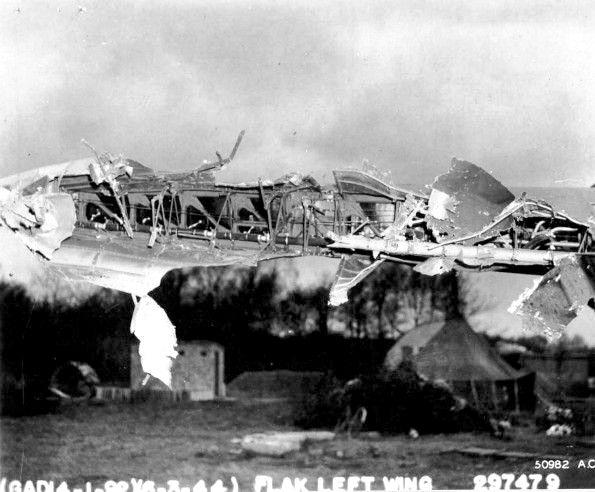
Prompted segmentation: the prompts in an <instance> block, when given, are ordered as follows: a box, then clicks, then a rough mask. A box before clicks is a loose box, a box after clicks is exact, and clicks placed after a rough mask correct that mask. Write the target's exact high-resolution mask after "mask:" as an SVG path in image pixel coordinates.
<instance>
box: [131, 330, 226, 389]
mask: <svg viewBox="0 0 595 492" xmlns="http://www.w3.org/2000/svg"><path fill="white" fill-rule="evenodd" d="M178 352H179V355H178V357H176V358H175V359H174V361H173V366H172V385H171V390H170V388H168V387H167V386H165V384H163V383H162V382H161V381H159V380H158V379H155V378H153V377H151V378H150V379H149V380H148V381H147V382H146V384H145V385H143V381H144V380H145V373H144V371H143V369H142V366H141V363H140V356H139V355H138V344H132V349H131V354H130V388H131V390H132V392H133V399H134V398H135V396H134V395H136V396H137V397H138V396H139V395H142V396H144V397H148V398H154V397H157V398H159V397H161V398H163V399H170V398H171V399H174V400H191V401H197V400H213V399H215V398H222V397H225V383H224V379H223V377H224V350H223V347H222V346H221V345H219V344H218V343H215V342H210V341H202V340H201V341H191V342H179V343H178ZM151 393H152V394H151Z"/></svg>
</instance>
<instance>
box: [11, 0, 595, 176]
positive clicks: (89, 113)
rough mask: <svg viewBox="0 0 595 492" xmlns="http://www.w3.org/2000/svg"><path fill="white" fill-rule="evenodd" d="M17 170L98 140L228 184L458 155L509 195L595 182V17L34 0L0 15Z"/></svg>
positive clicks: (587, 13)
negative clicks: (211, 165)
mask: <svg viewBox="0 0 595 492" xmlns="http://www.w3.org/2000/svg"><path fill="white" fill-rule="evenodd" d="M0 66H1V67H2V70H0V87H1V88H2V90H1V91H0V108H1V113H0V115H1V120H0V171H2V173H3V174H7V173H12V172H17V171H20V170H24V169H29V168H32V167H36V166H40V165H44V164H50V163H55V162H61V161H65V160H69V159H72V158H75V157H81V156H84V155H87V152H86V149H85V148H84V147H83V146H82V145H81V143H80V140H81V138H85V139H87V140H88V141H89V142H91V143H93V144H94V145H95V146H96V147H97V148H99V149H100V150H109V151H111V152H112V153H123V154H124V155H125V156H127V157H131V158H134V159H136V160H139V161H141V162H143V163H145V164H147V165H150V166H153V167H155V168H159V169H172V170H173V169H176V170H177V169H191V168H193V167H194V166H197V165H199V164H200V163H201V162H202V161H203V160H204V159H211V158H212V157H213V156H214V151H215V150H220V151H222V152H223V153H226V152H228V149H229V148H230V147H231V146H232V145H233V142H234V140H235V138H236V135H237V134H238V132H239V131H240V130H242V129H246V137H245V140H244V143H243V144H242V147H241V148H240V152H239V154H238V157H237V160H236V161H235V162H234V163H233V164H232V166H230V168H229V169H227V170H226V171H224V172H223V176H222V177H223V178H224V179H228V180H244V179H253V178H255V177H258V176H276V175H280V174H282V173H285V172H288V171H290V170H299V171H302V172H312V173H315V175H316V176H317V177H319V178H320V179H321V180H323V181H324V180H325V179H329V178H330V172H329V171H330V170H331V169H333V168H337V167H344V166H349V165H351V166H353V165H359V164H360V163H361V161H362V160H363V159H368V160H369V161H371V162H373V163H375V164H376V165H378V166H380V167H383V168H387V169H390V170H392V173H393V178H394V180H395V181H396V182H403V183H425V182H431V180H432V178H433V176H434V175H436V174H437V173H440V172H443V171H445V170H446V169H447V168H448V165H449V162H450V159H451V158H452V157H453V156H456V157H459V158H464V159H467V160H471V161H474V162H477V163H479V164H481V165H483V166H484V167H486V168H488V169H490V170H491V171H493V173H494V175H495V176H497V177H499V178H500V179H501V180H502V181H503V182H504V183H506V184H515V185H517V186H529V185H539V186H550V185H566V186H568V185H572V186H579V185H590V184H592V183H593V182H595V166H593V164H592V162H593V159H594V157H595V6H594V5H593V4H592V2H587V1H585V2H576V1H566V2H559V1H555V2H552V1H535V2H531V1H528V2H521V3H520V5H518V4H517V2H513V1H510V2H508V1H494V2H472V1H469V2H459V1H450V2H443V1H439V2H438V1H437V2H424V1H415V2H385V3H384V2H355V1H353V2H332V3H324V4H322V5H321V4H320V3H319V2H316V3H315V2H294V1H292V2H259V1H251V0H248V1H243V2H229V1H226V2H220V1H217V2H198V1H197V2H189V1H174V2H172V1H168V2H165V1H163V2H151V1H144V2H140V1H136V2H135V1H128V2H122V1H117V2H116V1H111V2H110V1H101V2H99V1H98V2H90V1H88V0H77V1H76V2H56V1H51V2H49V1H48V2H33V1H29V0H22V1H15V0H7V1H4V2H2V5H1V6H0Z"/></svg>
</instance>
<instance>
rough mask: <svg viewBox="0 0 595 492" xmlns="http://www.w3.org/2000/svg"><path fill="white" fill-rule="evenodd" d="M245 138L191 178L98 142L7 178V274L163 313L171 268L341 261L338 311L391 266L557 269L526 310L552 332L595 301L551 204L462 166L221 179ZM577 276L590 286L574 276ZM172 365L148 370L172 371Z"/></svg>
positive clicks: (581, 252)
mask: <svg viewBox="0 0 595 492" xmlns="http://www.w3.org/2000/svg"><path fill="white" fill-rule="evenodd" d="M242 136H243V132H242V133H241V134H240V135H239V137H238V139H237V141H236V144H235V145H234V147H233V150H232V152H231V153H230V155H229V157H227V158H225V159H224V158H222V157H221V156H220V154H219V153H217V160H216V161H213V162H211V163H206V164H203V165H201V166H200V167H198V168H197V169H195V170H194V171H190V172H179V173H171V172H159V171H155V170H153V169H151V168H149V167H147V166H144V165H142V164H140V163H138V162H136V161H134V160H131V159H127V158H124V157H122V156H113V155H111V154H109V153H102V154H99V153H97V152H96V151H95V150H94V149H93V148H92V147H90V146H89V147H90V148H91V150H92V151H93V154H94V155H93V156H91V157H89V158H85V159H80V160H76V161H71V162H67V163H64V164H58V165H52V166H46V167H43V168H39V169H36V170H32V171H27V172H24V173H20V174H17V175H14V176H10V177H7V178H1V179H0V237H5V238H10V239H11V241H12V242H11V244H12V248H11V249H10V250H9V251H10V252H9V253H7V252H6V250H5V251H4V252H1V253H0V266H2V268H3V269H5V270H8V271H9V273H14V272H17V270H18V268H17V267H18V266H19V265H18V263H28V262H31V263H36V264H41V265H42V266H43V268H48V269H53V270H54V271H57V272H59V274H60V275H62V276H64V277H66V278H69V279H73V280H86V281H89V282H92V283H94V284H97V285H100V286H104V287H110V288H114V289H118V290H121V291H124V292H128V293H130V294H132V295H133V296H134V299H135V300H137V298H141V301H139V302H138V304H137V310H141V311H142V310H150V311H152V310H154V309H155V308H156V307H157V308H158V309H161V308H159V306H154V305H153V304H152V303H150V302H147V301H143V300H142V299H143V298H144V296H146V295H147V294H148V293H149V292H150V291H151V290H153V289H154V288H155V287H157V286H158V285H159V283H160V281H161V278H162V277H163V275H164V274H165V273H167V272H168V271H169V270H172V269H175V268H184V267H195V266H216V265H231V264H242V265H255V264H256V263H257V262H259V261H263V260H267V259H274V258H278V257H283V256H298V255H322V256H329V257H340V258H342V261H341V264H340V268H339V271H338V273H337V278H336V280H335V282H334V284H333V287H332V292H331V296H330V299H331V302H332V303H334V304H338V303H340V302H344V301H345V300H346V299H347V291H348V289H350V288H351V287H353V286H354V285H356V284H357V283H358V282H359V281H361V280H362V279H363V278H364V277H365V276H366V275H368V274H369V273H371V272H372V271H373V270H374V269H375V268H376V267H377V266H378V265H379V264H380V263H381V262H382V261H396V262H400V263H404V264H408V265H411V266H412V267H414V268H415V269H416V270H417V271H419V272H421V273H423V274H429V275H436V274H440V273H444V272H446V271H449V270H452V269H470V270H502V271H510V272H518V273H533V274H540V275H544V274H545V277H543V279H542V281H541V282H540V283H539V285H537V286H536V288H535V289H534V290H533V291H532V292H531V293H528V294H527V295H526V296H525V298H526V299H525V298H524V299H525V302H522V303H519V305H518V306H516V307H515V309H516V310H517V312H519V313H522V314H523V315H524V316H526V317H531V318H533V319H537V318H539V319H541V320H543V322H544V323H546V324H548V325H553V324H555V322H558V321H559V322H560V324H562V325H564V324H566V323H567V321H568V320H569V319H571V318H572V317H573V316H574V315H575V313H576V312H577V311H578V310H579V309H580V308H581V306H587V307H588V306H592V304H593V302H592V301H593V297H594V292H593V273H592V268H593V265H592V255H593V229H592V227H593V223H592V222H589V221H586V220H585V218H584V217H579V218H573V217H571V216H569V215H568V214H566V213H565V212H563V211H561V210H557V209H555V208H554V207H552V206H551V205H550V204H548V203H547V202H545V201H543V200H540V199H534V198H529V197H527V196H526V195H525V194H521V195H520V196H517V197H515V195H514V194H513V193H511V192H510V191H509V190H508V189H507V188H506V187H505V186H504V185H502V184H501V183H500V182H499V181H498V180H497V179H495V178H494V177H493V176H491V175H490V174H488V173H487V172H485V171H484V170H483V169H482V168H480V167H479V166H476V165H474V164H471V163H469V162H465V161H459V160H456V159H454V160H453V161H452V164H451V168H450V170H449V171H448V172H447V173H445V174H443V175H440V176H438V177H437V178H436V180H435V181H434V183H433V184H432V185H431V187H430V193H425V192H417V191H412V190H409V189H406V188H403V187H398V186H395V185H393V184H392V183H391V182H390V180H389V177H388V175H386V174H382V173H379V172H375V171H374V169H372V168H371V167H369V166H368V167H367V168H366V169H364V170H352V169H350V170H341V171H335V172H334V176H335V184H334V186H321V185H320V184H318V183H317V182H316V180H314V179H313V178H312V177H310V176H303V175H300V174H298V173H293V174H290V175H286V176H283V177H282V178H279V179H276V180H269V179H267V180H258V181H257V182H254V183H235V184H234V183H218V182H217V181H216V180H215V174H214V173H215V172H216V171H217V170H218V169H221V168H222V167H223V166H225V165H226V164H228V163H229V162H231V160H232V159H233V158H234V156H235V154H236V151H237V150H238V146H239V144H240V142H241V139H242ZM15 241H16V242H15ZM9 255H12V256H11V257H8V256H9ZM14 256H17V257H18V258H17V259H15V258H14ZM15 260H18V261H15ZM12 270H14V272H12ZM579 270H580V271H581V272H583V274H582V275H583V276H582V277H581V279H582V280H580V282H578V281H576V282H575V281H571V280H570V279H575V278H578V277H577V275H576V274H577V272H578V271H579ZM15 277H18V275H15ZM558 290H559V291H564V293H565V296H558V295H557V294H555V292H557V291H558ZM552 296H554V297H555V298H556V300H557V301H556V303H553V302H550V300H549V299H550V298H551V297H552ZM540 298H541V299H542V300H540ZM135 313H136V314H135V316H136V317H137V318H139V317H141V318H143V315H142V313H140V314H138V313H137V312H136V310H135ZM536 313H538V314H536ZM164 314H165V313H164ZM161 318H162V317H161ZM166 318H167V316H166ZM143 319H145V318H143ZM146 319H155V320H157V319H160V317H159V316H148V317H146ZM154 329H155V330H156V332H160V333H170V330H171V327H170V326H167V323H160V324H159V323H158V326H157V325H156V326H155V327H154ZM139 333H140V332H139ZM146 333H147V331H146V330H145V331H143V334H146ZM164 339H168V340H169V339H170V338H168V337H167V336H165V337H164ZM172 350H173V349H172V347H169V348H167V350H165V349H164V352H163V357H171V356H172ZM145 359H147V358H145ZM162 362H163V361H162ZM163 367H167V364H160V365H159V364H157V366H155V368H154V369H151V368H150V367H149V366H147V367H146V368H145V370H146V371H147V372H151V371H153V372H152V373H153V374H154V375H161V376H162V375H163ZM161 376H156V377H161ZM162 379H163V378H162ZM165 379H167V378H165Z"/></svg>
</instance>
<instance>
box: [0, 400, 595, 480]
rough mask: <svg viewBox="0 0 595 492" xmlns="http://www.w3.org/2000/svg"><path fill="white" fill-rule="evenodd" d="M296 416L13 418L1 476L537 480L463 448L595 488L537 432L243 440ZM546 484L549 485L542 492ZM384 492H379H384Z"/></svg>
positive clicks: (238, 408)
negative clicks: (547, 467) (562, 464)
mask: <svg viewBox="0 0 595 492" xmlns="http://www.w3.org/2000/svg"><path fill="white" fill-rule="evenodd" d="M291 414H292V409H291V406H290V405H289V404H287V403H284V402H268V403H267V402H262V401H261V402H257V401H220V402H201V403H181V404H176V405H174V404H171V403H159V404H157V403H141V404H128V403H117V404H116V403H110V404H106V405H97V404H93V405H81V406H69V407H62V408H61V409H60V410H59V411H58V412H57V413H55V414H51V415H39V416H28V417H19V418H14V417H5V418H2V421H1V430H2V435H1V444H2V455H1V473H0V475H1V476H3V477H7V478H8V479H15V478H16V479H18V478H20V479H21V480H25V479H36V480H37V479H46V480H49V479H53V480H66V481H67V482H68V484H69V486H71V487H72V486H80V485H83V483H84V482H87V481H90V482H92V483H93V485H94V486H95V487H101V486H103V483H104V482H105V481H106V480H108V479H114V480H130V479H131V478H143V479H150V480H155V481H156V482H157V483H158V484H160V485H165V483H166V481H167V480H169V479H178V480H180V482H181V485H190V486H192V485H194V484H195V483H196V481H197V480H199V479H204V480H205V481H206V482H207V486H208V485H209V484H210V483H212V482H214V481H215V480H216V479H218V478H221V479H223V480H224V482H225V483H226V484H229V483H230V480H229V479H230V477H231V476H235V477H236V478H237V479H238V481H239V483H240V490H242V491H246V490H248V491H250V490H252V485H253V481H254V477H255V475H258V474H265V475H270V476H272V477H274V478H276V479H277V480H278V482H277V483H276V484H275V486H276V487H279V486H280V484H281V479H282V478H283V477H286V476H288V477H304V478H306V477H307V478H309V481H308V484H310V483H312V484H313V481H315V480H316V478H317V477H325V478H327V479H330V478H332V477H333V476H349V475H356V476H363V475H368V476H374V477H376V480H380V484H381V483H382V482H381V480H382V477H384V476H396V475H407V476H422V475H430V476H431V477H432V479H433V485H434V488H472V487H473V476H474V475H476V474H486V475H487V474H489V473H492V472H497V473H514V474H515V475H517V476H518V475H520V474H522V473H526V474H529V473H536V472H537V471H536V470H535V468H534V464H535V458H527V457H524V458H493V457H482V458H478V457H472V456H466V455H463V454H460V453H457V452H452V451H449V450H452V449H454V448H465V447H472V446H473V447H482V448H492V449H494V448H496V449H508V450H514V451H525V452H532V453H535V454H536V457H545V456H559V457H560V458H564V457H565V458H566V459H568V460H569V469H567V470H559V471H557V473H558V475H559V476H560V478H561V485H562V487H564V488H568V487H588V486H593V485H595V470H590V471H589V470H585V469H580V470H579V469H577V464H578V460H579V459H582V458H584V459H589V458H591V457H594V458H595V448H593V447H589V445H588V443H585V442H583V441H582V440H581V439H580V438H559V439H552V438H547V437H545V436H544V435H543V434H536V433H535V431H534V430H533V429H531V428H522V429H513V434H514V435H513V436H512V440H509V441H502V440H497V439H494V438H491V437H490V436H488V435H486V434H477V435H475V434H457V435H448V436H445V435H437V436H422V437H421V438H419V439H417V440H411V439H409V438H407V437H405V436H387V437H382V438H375V439H371V438H368V439H346V438H338V439H335V440H334V441H331V442H327V443H320V444H316V445H312V446H310V447H309V448H308V449H306V450H304V451H300V452H299V453H295V454H293V455H289V456H286V457H282V458H268V457H261V456H246V455H245V454H244V453H242V452H241V450H240V446H239V444H238V442H237V441H234V439H237V438H241V437H243V436H244V435H246V434H248V433H253V432H264V431H273V430H293V429H294V427H293V426H292V425H291V421H292V416H291ZM544 485H545V484H544V483H543V482H542V484H541V486H540V488H541V487H543V486H544ZM376 488H378V487H376Z"/></svg>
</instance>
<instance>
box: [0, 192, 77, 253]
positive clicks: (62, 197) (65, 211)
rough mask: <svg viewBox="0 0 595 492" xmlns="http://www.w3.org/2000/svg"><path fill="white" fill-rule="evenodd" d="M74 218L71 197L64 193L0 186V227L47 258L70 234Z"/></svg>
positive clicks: (74, 213)
mask: <svg viewBox="0 0 595 492" xmlns="http://www.w3.org/2000/svg"><path fill="white" fill-rule="evenodd" d="M75 221H76V212H75V208H74V201H73V200H72V196H70V195H69V194H68V193H45V192H36V193H34V194H33V195H29V196H23V195H22V194H21V193H20V192H18V191H17V190H8V189H7V188H4V187H0V227H2V226H4V227H6V228H8V229H11V230H12V231H14V233H15V234H16V235H17V236H18V237H19V238H20V239H21V241H23V243H25V245H26V246H27V247H28V248H29V249H31V250H32V251H35V252H37V253H40V254H41V255H42V256H44V257H45V258H47V259H51V258H52V255H53V253H54V251H55V250H57V249H58V248H59V247H60V245H61V244H62V241H64V240H65V239H66V238H68V237H70V236H71V235H72V231H73V230H74V224H75Z"/></svg>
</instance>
